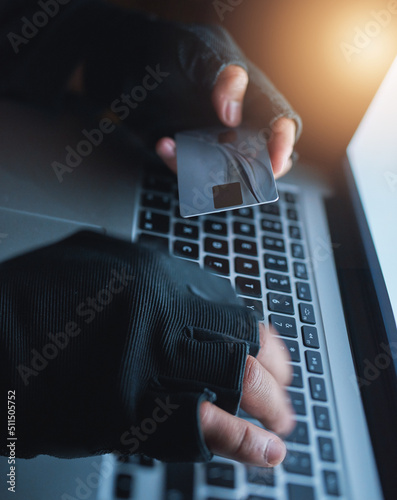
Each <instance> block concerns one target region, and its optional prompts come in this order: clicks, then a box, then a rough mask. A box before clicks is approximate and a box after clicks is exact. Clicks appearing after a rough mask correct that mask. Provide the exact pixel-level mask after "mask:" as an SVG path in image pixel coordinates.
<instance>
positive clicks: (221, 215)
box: [211, 211, 228, 219]
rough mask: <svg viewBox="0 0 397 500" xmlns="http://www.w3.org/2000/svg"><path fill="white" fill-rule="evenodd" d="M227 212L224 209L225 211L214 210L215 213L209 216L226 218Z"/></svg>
mask: <svg viewBox="0 0 397 500" xmlns="http://www.w3.org/2000/svg"><path fill="white" fill-rule="evenodd" d="M227 214H228V212H227V211H225V212H215V213H212V214H211V217H218V218H220V219H226V218H227Z"/></svg>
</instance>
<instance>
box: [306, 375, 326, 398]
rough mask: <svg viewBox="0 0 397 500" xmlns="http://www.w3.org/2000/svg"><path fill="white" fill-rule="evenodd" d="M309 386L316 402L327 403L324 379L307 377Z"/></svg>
mask: <svg viewBox="0 0 397 500" xmlns="http://www.w3.org/2000/svg"><path fill="white" fill-rule="evenodd" d="M309 386H310V392H311V395H312V398H313V399H315V400H316V401H327V393H326V391H325V382H324V379H322V378H319V377H309Z"/></svg>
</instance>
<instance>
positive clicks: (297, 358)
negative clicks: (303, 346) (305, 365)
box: [283, 339, 301, 363]
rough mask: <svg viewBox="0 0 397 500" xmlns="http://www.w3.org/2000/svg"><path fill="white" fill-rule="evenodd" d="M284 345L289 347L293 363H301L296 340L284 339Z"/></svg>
mask: <svg viewBox="0 0 397 500" xmlns="http://www.w3.org/2000/svg"><path fill="white" fill-rule="evenodd" d="M283 342H284V344H285V345H286V346H287V349H288V351H289V355H290V356H291V361H294V362H295V363H299V361H300V360H301V356H300V354H299V344H298V342H296V341H295V340H288V339H283Z"/></svg>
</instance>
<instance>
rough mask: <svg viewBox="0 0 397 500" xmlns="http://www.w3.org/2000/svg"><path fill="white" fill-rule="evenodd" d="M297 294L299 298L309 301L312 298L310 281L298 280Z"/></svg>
mask: <svg viewBox="0 0 397 500" xmlns="http://www.w3.org/2000/svg"><path fill="white" fill-rule="evenodd" d="M296 294H297V296H298V299H299V300H307V301H309V302H310V301H311V300H312V294H311V291H310V286H309V283H302V282H300V281H298V282H297V283H296Z"/></svg>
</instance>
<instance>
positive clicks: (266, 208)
mask: <svg viewBox="0 0 397 500" xmlns="http://www.w3.org/2000/svg"><path fill="white" fill-rule="evenodd" d="M259 210H260V211H261V212H262V213H263V214H270V215H280V206H279V204H278V203H266V204H265V205H260V206H259Z"/></svg>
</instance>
